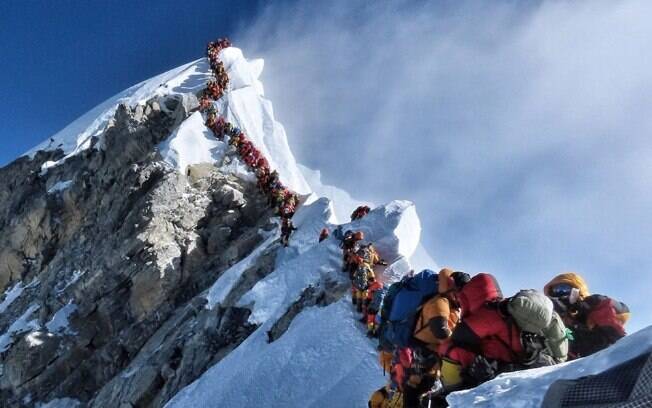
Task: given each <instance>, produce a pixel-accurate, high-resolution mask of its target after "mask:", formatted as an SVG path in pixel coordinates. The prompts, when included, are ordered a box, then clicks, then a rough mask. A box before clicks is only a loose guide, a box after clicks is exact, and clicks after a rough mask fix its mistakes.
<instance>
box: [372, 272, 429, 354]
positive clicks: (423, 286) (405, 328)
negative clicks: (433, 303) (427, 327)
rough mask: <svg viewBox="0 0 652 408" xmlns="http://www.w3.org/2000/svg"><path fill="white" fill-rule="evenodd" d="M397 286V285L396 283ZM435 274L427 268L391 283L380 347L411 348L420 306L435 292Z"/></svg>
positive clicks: (383, 315)
mask: <svg viewBox="0 0 652 408" xmlns="http://www.w3.org/2000/svg"><path fill="white" fill-rule="evenodd" d="M395 285H396V286H395ZM438 287H439V281H438V278H437V273H436V272H433V271H431V270H429V269H424V270H423V271H421V272H419V273H417V274H416V275H414V276H408V277H405V278H403V279H402V280H401V281H400V282H397V283H395V284H393V285H392V286H390V288H389V290H388V292H387V295H386V296H385V301H384V304H383V308H382V309H383V310H382V312H384V313H382V312H381V324H380V337H379V342H380V347H381V348H382V349H384V350H388V349H390V348H393V347H411V346H414V344H413V343H414V342H413V341H412V332H413V331H414V325H415V324H416V319H417V315H418V309H419V307H420V306H421V305H422V304H423V303H424V302H425V301H426V300H428V299H430V298H432V297H433V296H435V295H436V294H437V291H438Z"/></svg>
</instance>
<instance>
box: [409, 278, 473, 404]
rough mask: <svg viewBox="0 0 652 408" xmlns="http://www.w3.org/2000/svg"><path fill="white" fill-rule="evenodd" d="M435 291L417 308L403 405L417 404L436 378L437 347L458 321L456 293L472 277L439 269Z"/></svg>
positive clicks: (438, 361)
mask: <svg viewBox="0 0 652 408" xmlns="http://www.w3.org/2000/svg"><path fill="white" fill-rule="evenodd" d="M437 278H438V287H437V290H438V293H437V295H436V296H434V297H433V298H431V299H429V300H428V301H426V302H425V303H424V304H423V305H422V306H421V307H420V310H419V314H418V317H417V320H416V325H415V327H414V332H413V336H414V339H415V343H416V344H418V345H419V346H417V347H415V348H414V357H415V358H414V363H415V364H414V366H413V367H412V372H413V375H412V376H411V377H410V381H408V384H407V386H406V387H405V392H404V397H405V400H404V406H406V407H411V406H418V404H419V399H420V397H421V395H423V394H424V393H426V392H428V390H430V389H431V388H432V387H433V385H435V382H436V381H437V380H438V379H439V374H438V373H439V366H440V357H439V354H438V348H439V346H440V345H441V344H442V343H443V342H444V341H445V340H446V339H448V338H449V337H450V336H451V334H452V332H453V329H454V328H455V326H456V325H457V322H458V321H459V320H460V307H459V304H458V303H457V296H456V293H457V292H458V291H459V290H461V289H462V288H463V287H464V285H466V283H468V281H469V280H470V279H471V277H470V276H469V275H468V274H467V273H464V272H453V270H451V269H448V268H444V269H442V270H440V271H439V274H438V275H437Z"/></svg>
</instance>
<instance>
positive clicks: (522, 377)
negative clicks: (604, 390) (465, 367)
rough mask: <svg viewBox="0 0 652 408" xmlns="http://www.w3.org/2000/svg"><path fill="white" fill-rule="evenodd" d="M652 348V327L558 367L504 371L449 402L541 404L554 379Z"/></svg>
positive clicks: (495, 406)
mask: <svg viewBox="0 0 652 408" xmlns="http://www.w3.org/2000/svg"><path fill="white" fill-rule="evenodd" d="M650 351H652V326H650V327H648V328H646V329H643V330H641V331H639V332H637V333H634V334H632V335H629V336H627V337H625V338H623V339H621V340H619V341H618V342H617V343H616V344H615V345H613V346H611V347H609V348H607V349H605V350H602V351H600V352H599V353H596V354H594V355H592V356H589V357H585V358H581V359H579V360H575V361H571V362H569V363H565V364H560V365H558V366H553V367H543V368H537V369H533V370H527V371H518V372H514V373H507V374H503V375H500V376H498V377H497V378H495V379H494V380H492V381H489V382H487V383H484V384H482V385H480V386H479V387H476V388H474V389H472V390H468V391H460V392H456V393H453V394H451V395H449V396H448V398H447V401H448V402H449V403H450V404H451V406H453V407H471V406H476V407H484V408H510V407H512V408H529V407H532V408H534V407H539V406H541V403H542V402H543V398H544V397H545V394H546V391H547V390H548V387H549V386H550V384H552V383H553V382H554V381H556V380H560V379H574V378H579V377H583V376H586V375H592V374H598V373H600V372H602V371H605V370H607V369H609V368H611V367H613V366H615V365H618V364H620V363H622V362H625V361H627V360H630V359H632V358H634V357H637V356H639V355H641V354H645V353H648V352H650Z"/></svg>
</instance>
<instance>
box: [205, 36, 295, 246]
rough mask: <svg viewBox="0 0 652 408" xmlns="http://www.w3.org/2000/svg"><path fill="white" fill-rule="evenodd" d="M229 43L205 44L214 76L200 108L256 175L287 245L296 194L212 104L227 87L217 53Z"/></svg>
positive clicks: (218, 135) (210, 125)
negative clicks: (278, 218)
mask: <svg viewBox="0 0 652 408" xmlns="http://www.w3.org/2000/svg"><path fill="white" fill-rule="evenodd" d="M230 46H231V41H229V40H228V39H227V38H220V39H218V40H217V41H213V42H209V43H208V45H207V47H206V56H207V58H208V61H209V64H210V67H211V72H212V74H213V78H212V79H210V80H209V81H208V82H207V83H206V88H205V89H204V91H203V93H202V95H201V97H200V99H199V110H200V111H201V112H203V113H205V114H206V121H205V125H206V127H207V128H209V129H210V130H211V131H212V132H213V134H214V135H215V137H216V138H217V139H219V140H224V137H225V136H228V137H229V141H228V143H229V146H231V147H232V148H233V149H234V150H235V151H236V152H237V154H238V156H239V157H240V159H241V160H242V162H244V163H245V164H246V165H247V167H248V168H249V169H250V170H251V171H252V172H254V174H255V175H256V180H257V184H258V188H259V189H260V190H261V191H262V192H263V193H264V194H265V195H266V196H267V200H268V204H269V205H270V206H271V207H272V208H274V210H275V212H276V214H277V215H278V216H279V217H280V218H281V243H282V244H283V245H284V246H288V243H289V239H290V235H291V234H292V232H293V231H295V230H296V227H295V226H294V224H293V223H292V217H293V216H294V212H295V211H296V208H297V206H298V205H299V195H298V194H297V193H295V192H294V191H292V190H290V189H289V188H288V187H286V186H285V185H283V183H282V182H281V180H280V177H279V174H278V171H276V170H272V169H271V168H270V166H269V162H268V161H267V159H266V158H265V157H264V155H263V154H262V152H261V151H260V150H258V149H257V148H256V146H254V144H253V143H252V141H251V140H249V138H247V136H246V135H245V133H244V132H243V131H242V130H240V129H239V128H237V127H236V126H234V125H233V124H232V123H230V122H227V121H226V119H225V118H224V117H223V116H221V115H219V114H218V112H217V109H215V105H214V104H213V102H214V101H217V100H218V99H219V98H221V97H222V96H223V95H224V93H225V92H226V91H227V89H228V85H229V76H228V75H227V72H226V69H225V68H224V64H223V63H222V61H220V59H219V54H220V52H221V51H222V50H223V49H225V48H228V47H230Z"/></svg>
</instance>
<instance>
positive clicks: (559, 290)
mask: <svg viewBox="0 0 652 408" xmlns="http://www.w3.org/2000/svg"><path fill="white" fill-rule="evenodd" d="M573 289H575V288H574V287H573V286H571V285H570V284H568V283H559V284H557V285H555V286H553V287H551V288H550V296H552V297H556V298H562V297H569V296H570V295H571V293H572V292H573Z"/></svg>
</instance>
